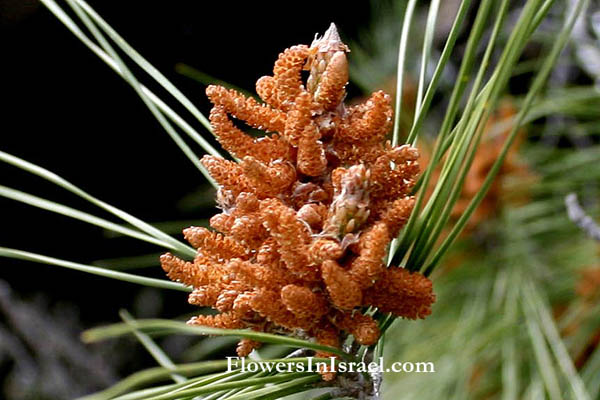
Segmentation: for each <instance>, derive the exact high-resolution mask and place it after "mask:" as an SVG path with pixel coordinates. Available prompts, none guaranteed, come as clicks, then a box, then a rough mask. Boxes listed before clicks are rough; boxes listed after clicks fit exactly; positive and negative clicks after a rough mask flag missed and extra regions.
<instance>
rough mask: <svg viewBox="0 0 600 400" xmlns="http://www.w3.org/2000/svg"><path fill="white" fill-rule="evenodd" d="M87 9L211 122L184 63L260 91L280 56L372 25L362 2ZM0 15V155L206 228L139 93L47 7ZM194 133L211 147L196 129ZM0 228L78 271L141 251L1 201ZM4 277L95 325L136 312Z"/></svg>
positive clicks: (186, 167) (22, 269)
mask: <svg viewBox="0 0 600 400" xmlns="http://www.w3.org/2000/svg"><path fill="white" fill-rule="evenodd" d="M90 3H91V5H92V6H93V7H95V8H96V10H97V11H98V12H99V13H100V15H102V16H104V18H105V19H106V20H107V21H108V22H109V23H110V24H111V25H112V26H113V27H114V28H115V29H116V30H117V31H118V32H119V33H121V34H122V36H124V38H125V39H126V40H128V42H129V43H130V44H131V45H132V46H133V47H134V48H136V49H137V50H138V51H139V52H140V53H141V54H142V55H144V56H145V57H146V58H147V59H148V60H149V61H150V62H151V63H152V64H154V65H155V66H156V67H157V68H158V69H159V70H160V71H162V72H163V73H164V74H166V76H167V77H168V78H169V79H171V80H172V82H173V83H174V84H175V85H176V86H178V87H179V88H180V89H181V90H182V91H183V92H184V93H185V94H186V95H187V96H188V97H189V98H190V99H191V100H192V101H193V102H194V103H195V104H197V105H198V106H199V107H200V109H201V110H202V111H203V112H207V111H208V110H209V107H208V102H207V100H206V99H205V95H204V88H203V86H202V85H200V84H198V83H197V82H194V81H192V80H190V79H189V78H186V77H183V76H181V75H179V74H177V73H176V72H175V70H174V66H175V64H176V63H178V62H184V63H186V64H189V65H191V66H194V67H196V68H198V69H200V70H202V71H203V72H206V73H208V74H211V75H213V76H215V77H218V78H220V79H222V80H224V81H228V82H231V83H233V84H236V85H238V86H240V87H243V88H246V89H249V90H252V89H253V87H254V82H255V81H256V79H258V78H259V77H260V76H262V75H266V74H269V73H271V70H272V66H273V62H274V61H275V59H276V57H277V54H278V53H279V52H281V51H282V50H283V49H284V48H286V47H289V46H291V45H294V44H298V43H308V44H310V42H311V41H312V39H313V37H314V35H315V33H317V32H321V33H322V32H323V31H324V30H325V29H326V28H327V27H328V25H329V23H330V22H332V21H334V22H336V23H337V24H338V26H339V28H340V30H341V31H342V34H343V35H344V36H345V37H352V36H353V35H355V34H356V32H357V31H358V30H359V29H361V28H364V26H365V24H366V23H367V22H368V19H369V9H370V5H369V3H368V2H357V3H356V4H353V5H352V7H348V6H347V5H344V3H343V2H323V1H320V2H318V1H314V2H310V1H309V2H301V3H299V2H294V3H288V2H280V3H279V4H278V5H267V4H264V3H261V4H252V5H248V4H247V2H239V3H236V2H227V1H216V2H204V1H202V2H199V1H196V2H190V1H170V2H168V4H167V3H163V2H156V3H155V2H147V1H126V2H122V1H119V2H117V1H104V2H93V1H92V2H90ZM0 4H1V9H0V12H1V15H2V31H1V35H0V48H1V49H2V60H3V61H2V62H1V66H0V79H1V81H0V82H1V87H2V97H3V99H4V106H3V107H2V114H1V116H2V131H1V134H0V149H2V150H4V151H6V152H8V153H11V154H13V155H16V156H18V157H21V158H23V159H25V160H28V161H31V162H33V163H36V164H38V165H41V166H43V167H45V168H47V169H49V170H51V171H53V172H56V173H57V174H59V175H61V176H62V177H64V178H65V179H67V180H69V181H70V182H72V183H74V184H76V185H78V186H80V187H81V188H83V189H84V190H86V191H88V192H89V193H91V194H93V195H96V196H97V197H99V198H100V199H102V200H105V201H107V202H108V203H110V204H113V205H115V206H117V207H119V208H121V209H123V210H126V211H128V212H131V213H132V214H133V215H135V216H137V217H140V218H142V219H144V220H146V221H164V220H169V219H176V218H198V217H202V215H182V213H181V212H180V211H178V210H177V208H176V206H175V205H176V203H177V201H179V200H180V199H181V198H182V197H183V196H185V195H186V194H189V193H190V192H193V191H194V190H197V189H198V187H199V186H200V185H201V184H202V183H203V177H202V176H201V175H200V174H199V172H198V171H197V169H196V168H195V167H194V166H193V165H191V163H189V161H188V160H187V159H186V158H185V157H184V155H183V153H181V152H180V150H179V149H178V148H177V147H176V145H175V144H174V143H173V142H172V141H171V139H170V138H169V137H168V136H167V134H166V133H165V132H164V131H163V130H162V128H161V127H160V126H159V124H158V123H157V122H156V121H155V120H154V118H153V117H152V115H151V114H150V112H149V111H148V110H147V109H146V108H145V106H144V105H143V103H142V101H141V100H140V99H139V98H138V97H137V96H136V94H135V93H134V91H133V90H132V89H131V88H130V87H129V86H128V85H127V84H126V83H125V82H124V81H122V80H121V78H120V77H118V76H117V75H116V74H115V73H114V72H113V71H112V70H110V69H109V68H108V67H107V66H106V65H105V64H104V63H103V62H101V61H100V59H99V58H97V57H96V56H95V55H94V54H92V53H91V51H89V50H88V49H87V48H85V47H84V45H83V44H81V43H80V42H79V41H78V40H77V39H76V38H75V37H74V36H73V35H72V34H71V33H70V32H69V31H68V30H67V29H66V28H65V27H64V26H63V25H62V24H61V23H60V22H59V21H58V20H57V19H56V18H55V17H54V16H53V15H51V14H50V13H49V12H48V11H47V10H46V9H45V7H44V6H42V5H38V4H37V3H36V2H33V1H29V2H27V1H25V2H23V1H3V2H1V3H0ZM143 82H148V81H143ZM151 87H152V86H151ZM159 93H161V94H162V92H159ZM162 97H163V98H166V97H167V95H163V96H162ZM170 104H172V105H173V104H175V102H170ZM178 111H180V109H178ZM182 112H183V111H182ZM183 113H184V112H183ZM183 115H185V116H186V117H188V116H189V115H188V114H183ZM187 120H188V121H193V117H191V116H189V118H187ZM193 125H194V127H195V128H196V129H197V130H199V131H200V132H202V133H204V134H206V135H209V134H208V132H206V131H205V130H203V128H202V126H201V125H200V124H199V123H194V124H193ZM195 149H196V150H197V153H198V154H201V150H199V149H198V148H195ZM0 178H1V183H0V184H3V185H6V186H9V187H13V188H17V189H19V190H23V191H26V192H29V193H32V194H35V195H38V196H40V197H44V198H48V199H51V200H55V201H60V202H65V203H66V204H68V205H71V206H73V207H76V208H80V209H84V210H87V211H90V212H92V211H93V212H94V213H95V214H96V215H104V214H102V212H101V211H96V209H94V208H93V207H90V206H88V205H87V204H86V203H85V202H84V201H81V200H80V199H79V198H77V197H76V196H73V195H70V194H65V193H66V192H65V191H64V190H62V189H58V188H56V187H54V185H52V184H49V183H47V182H45V181H44V180H42V179H39V178H36V177H32V176H31V175H29V174H26V173H23V172H21V171H19V170H18V169H16V168H13V167H9V166H7V165H0ZM209 213H210V210H209ZM0 216H1V218H2V220H1V221H2V222H1V223H0V224H1V227H2V228H1V229H0V246H5V247H15V248H19V249H24V250H28V251H32V252H37V253H41V254H46V255H51V256H55V257H59V258H64V259H68V260H73V261H79V262H84V263H87V262H91V261H93V260H95V259H98V258H106V257H115V256H121V255H133V254H136V252H134V251H131V250H130V249H131V248H133V247H130V246H135V249H139V248H140V247H139V245H138V244H137V243H134V242H132V241H130V240H127V239H114V240H111V241H108V240H105V239H104V238H103V234H102V232H101V230H100V229H99V228H95V227H90V226H88V225H86V224H84V223H81V222H78V221H75V220H71V219H68V218H65V217H63V216H60V215H56V214H53V213H50V212H47V211H43V210H39V209H36V208H32V207H30V206H27V205H23V204H20V203H16V202H14V201H12V200H7V199H4V198H0ZM147 249H151V248H150V247H148V248H147ZM138 254H139V253H138ZM0 266H1V268H0V278H2V279H6V280H8V281H9V282H10V284H11V285H12V286H13V287H14V288H16V289H18V291H19V292H22V293H24V294H25V293H32V292H36V291H43V292H45V293H47V294H49V295H51V296H52V297H53V298H56V299H58V298H60V299H65V300H75V301H77V302H78V303H80V304H81V307H82V310H85V312H84V313H85V314H86V315H87V314H89V313H93V314H94V316H93V318H92V320H97V319H109V320H110V319H113V318H116V310H117V309H118V308H119V307H127V306H128V301H130V300H129V299H130V297H131V296H130V292H131V290H132V285H131V284H126V283H118V282H113V281H110V280H108V279H105V278H99V277H94V276H88V275H86V274H83V273H80V272H74V271H69V270H64V269H62V268H58V267H52V266H45V265H37V264H33V263H24V262H16V261H13V260H6V259H0ZM92 299H93V300H92ZM86 319H87V318H86Z"/></svg>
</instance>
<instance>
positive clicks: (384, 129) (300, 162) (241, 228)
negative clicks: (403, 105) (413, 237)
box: [161, 24, 435, 379]
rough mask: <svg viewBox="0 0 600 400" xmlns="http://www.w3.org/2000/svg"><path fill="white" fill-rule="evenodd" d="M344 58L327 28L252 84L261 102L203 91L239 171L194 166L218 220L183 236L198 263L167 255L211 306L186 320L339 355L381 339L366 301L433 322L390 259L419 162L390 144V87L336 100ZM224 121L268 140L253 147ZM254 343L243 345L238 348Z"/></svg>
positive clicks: (427, 303) (412, 278) (424, 294)
mask: <svg viewBox="0 0 600 400" xmlns="http://www.w3.org/2000/svg"><path fill="white" fill-rule="evenodd" d="M348 51H349V50H348V48H347V47H346V45H344V44H343V43H342V42H341V40H340V38H339V35H338V33H337V30H336V29H335V26H334V25H333V24H332V26H331V27H330V29H329V30H328V31H327V32H326V33H325V34H324V36H323V37H322V38H316V39H315V40H314V41H313V43H312V45H311V46H310V47H309V46H306V45H298V46H293V47H290V48H288V49H286V50H285V51H284V52H283V53H281V54H280V55H279V58H278V60H277V61H276V63H275V67H274V69H273V76H264V77H262V78H260V79H259V80H258V82H257V83H256V91H257V93H258V95H259V96H260V98H261V99H262V101H263V103H261V102H259V101H257V100H255V99H254V98H252V97H245V96H243V95H242V94H240V93H238V92H236V91H234V90H230V89H226V88H224V87H221V86H209V87H208V88H207V90H206V92H207V95H208V97H209V99H210V100H211V102H212V103H213V104H214V107H213V109H212V111H211V113H210V121H211V124H212V127H213V129H214V133H215V135H216V137H217V139H218V141H219V142H220V143H221V145H222V146H223V148H225V149H226V150H227V151H229V153H230V154H231V155H232V156H234V157H235V158H236V159H238V160H239V162H234V161H229V160H226V159H223V158H218V157H214V156H204V157H203V158H202V160H201V162H202V164H203V165H204V167H205V168H206V169H207V170H208V171H209V173H210V175H211V176H212V177H213V178H214V180H215V181H216V182H217V183H218V185H219V191H218V193H217V203H218V205H219V207H220V208H221V209H222V213H220V214H217V215H215V216H213V217H212V218H211V220H210V225H211V227H212V228H214V231H213V230H209V229H206V228H201V227H190V228H187V229H185V230H184V236H185V239H186V240H187V241H188V242H189V243H190V244H191V245H192V246H193V247H194V248H196V249H197V251H198V253H197V256H196V258H195V259H194V260H193V262H188V261H184V260H182V259H179V258H177V257H176V256H174V255H172V254H169V253H167V254H164V255H163V256H162V257H161V264H162V267H163V269H164V270H165V271H166V273H167V275H168V276H169V278H171V279H172V280H175V281H179V282H182V283H184V284H186V285H189V286H192V287H193V292H192V293H191V294H190V296H189V302H190V303H191V304H194V305H198V306H201V307H212V308H214V309H215V310H217V311H218V313H217V314H215V315H200V316H197V317H194V318H192V319H191V320H190V321H189V323H190V324H194V325H204V326H211V327H218V328H228V329H243V328H250V329H253V330H256V331H260V332H270V333H282V334H286V335H293V336H298V337H304V338H314V340H316V341H317V342H318V343H320V344H323V345H328V346H333V347H340V345H341V344H340V343H341V340H343V339H344V337H345V336H347V335H349V334H351V335H353V336H354V338H355V339H356V341H357V342H358V343H360V344H364V345H371V344H373V343H375V342H376V341H377V339H378V338H379V335H380V332H379V328H378V325H377V323H376V322H375V321H374V320H373V318H372V317H371V316H369V315H367V314H365V313H364V310H365V309H366V307H368V306H373V307H377V308H378V309H379V310H380V311H382V312H389V313H392V314H394V315H396V316H399V317H404V318H410V319H417V318H424V317H426V316H427V315H429V314H430V313H431V305H432V304H433V302H434V301H435V295H434V294H433V289H432V283H431V281H430V280H429V279H427V278H426V277H425V276H423V275H421V274H419V273H416V272H414V273H411V272H409V271H408V270H407V269H404V268H397V267H390V268H386V264H385V260H384V258H385V256H386V252H387V247H388V245H389V244H390V242H391V240H392V238H394V237H395V236H397V235H398V232H399V230H400V229H401V228H402V226H403V225H404V224H405V223H406V221H407V219H408V217H409V216H410V213H411V211H412V208H413V205H414V198H413V197H412V196H410V195H409V193H410V191H411V188H412V187H413V185H414V184H415V182H416V178H417V176H418V173H419V164H418V157H419V154H418V151H417V149H415V148H413V147H410V146H408V145H403V146H398V147H392V146H391V145H390V143H389V141H386V135H387V133H388V131H389V130H390V128H391V123H392V122H391V121H392V108H391V104H390V103H391V102H390V98H389V96H388V95H386V94H385V93H384V92H381V91H380V92H375V93H373V94H372V95H371V97H370V98H369V99H368V100H366V101H365V102H364V103H362V104H358V105H354V106H350V107H346V106H345V105H344V103H343V100H344V97H345V86H346V84H347V81H348V63H347V59H346V52H348ZM304 71H306V72H304ZM303 73H304V74H306V75H308V78H307V79H306V81H304V79H303V76H302V75H303ZM304 82H305V83H304ZM230 117H233V118H235V119H238V120H242V121H244V122H245V123H246V124H248V125H250V126H251V127H254V128H257V129H260V130H263V131H266V132H270V135H267V136H263V137H260V138H254V137H252V136H250V135H248V134H246V133H244V132H243V131H242V130H240V129H239V128H238V127H237V126H236V125H235V124H234V123H233V121H232V120H231V119H230ZM259 345H260V343H257V342H255V341H251V340H248V339H243V340H241V341H240V343H239V344H238V348H237V352H238V354H239V355H240V356H246V355H248V354H249V353H250V352H251V351H252V350H253V349H254V348H256V347H258V346H259ZM317 356H331V355H330V354H328V353H318V354H317ZM324 378H325V379H331V378H332V375H331V374H327V373H324Z"/></svg>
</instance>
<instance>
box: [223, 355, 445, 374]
mask: <svg viewBox="0 0 600 400" xmlns="http://www.w3.org/2000/svg"><path fill="white" fill-rule="evenodd" d="M322 360H323V359H318V361H317V360H315V359H314V357H307V358H306V362H301V361H292V360H289V361H287V360H279V361H255V360H246V358H240V357H227V371H228V372H231V371H233V370H237V369H241V371H242V372H279V373H284V372H318V371H319V369H320V368H322V367H325V368H327V370H328V371H332V372H341V373H344V372H359V373H361V372H367V373H374V372H398V373H401V372H404V373H434V372H435V365H434V364H433V362H431V361H427V362H424V361H421V362H409V361H407V362H400V361H396V362H394V363H392V364H391V365H390V366H389V367H387V368H385V367H384V363H383V358H381V357H380V358H379V360H378V361H377V362H375V361H372V362H362V361H361V362H350V361H348V362H346V361H341V360H337V359H335V358H330V359H329V362H326V361H322Z"/></svg>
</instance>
